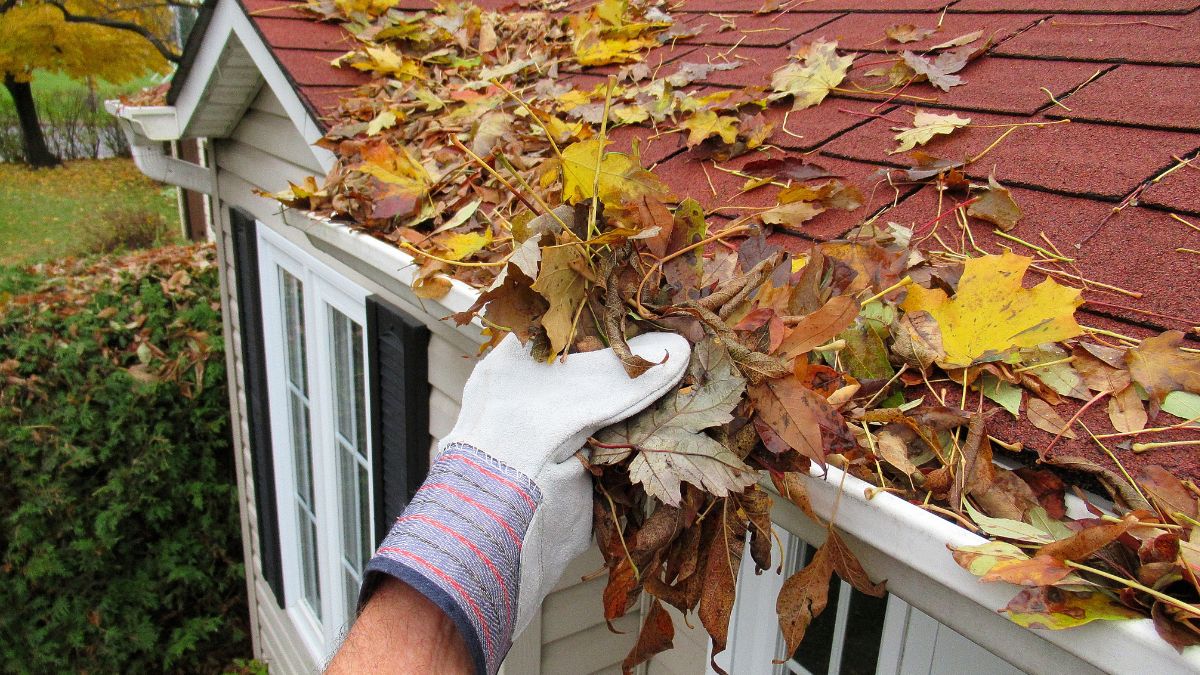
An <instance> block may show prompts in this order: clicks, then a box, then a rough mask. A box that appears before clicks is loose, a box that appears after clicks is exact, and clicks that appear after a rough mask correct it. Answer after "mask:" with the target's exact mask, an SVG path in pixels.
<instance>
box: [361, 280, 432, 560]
mask: <svg viewBox="0 0 1200 675" xmlns="http://www.w3.org/2000/svg"><path fill="white" fill-rule="evenodd" d="M367 345H368V364H369V366H368V369H369V375H368V377H369V378H370V387H371V394H372V395H371V422H370V426H371V444H372V446H373V447H374V457H372V458H371V459H372V463H373V465H374V467H375V495H376V499H375V539H376V542H379V541H382V540H383V537H384V535H386V534H387V532H388V530H389V529H390V528H391V525H392V521H393V520H394V519H395V518H396V516H398V515H400V512H401V511H403V510H404V507H405V506H407V505H408V501H409V500H410V499H412V496H413V493H414V492H416V491H417V488H418V487H420V485H421V482H422V481H423V480H425V474H426V473H428V472H429V443H430V437H429V365H428V354H429V329H428V328H427V327H426V326H425V324H423V323H421V322H420V321H417V320H416V319H414V318H412V317H411V316H409V315H408V314H405V313H404V312H402V311H400V310H399V309H396V308H395V307H393V306H391V305H389V304H387V303H385V302H384V301H383V300H381V299H380V298H378V297H376V296H371V297H369V298H367Z"/></svg>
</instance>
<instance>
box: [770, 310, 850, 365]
mask: <svg viewBox="0 0 1200 675" xmlns="http://www.w3.org/2000/svg"><path fill="white" fill-rule="evenodd" d="M858 312H859V305H858V301H857V300H855V299H854V298H852V297H850V296H848V295H835V296H834V297H832V298H830V299H829V302H826V303H825V304H824V305H821V307H820V308H819V309H817V310H816V311H815V312H812V313H810V314H806V315H805V316H804V317H803V318H801V319H800V321H799V322H798V323H796V325H795V326H794V327H793V328H792V330H791V331H789V332H788V334H787V335H786V336H785V337H784V338H783V342H781V343H780V344H779V348H778V349H777V350H776V353H777V354H779V355H780V356H782V357H783V358H785V359H788V360H791V359H793V358H795V357H797V356H800V355H801V354H807V353H808V352H810V351H812V350H813V348H815V347H820V346H821V345H823V344H826V343H828V342H829V341H830V340H832V339H833V338H834V337H835V336H836V335H837V334H838V333H840V332H842V331H843V330H845V329H846V328H847V327H848V326H850V324H852V323H854V318H855V317H856V316H858Z"/></svg>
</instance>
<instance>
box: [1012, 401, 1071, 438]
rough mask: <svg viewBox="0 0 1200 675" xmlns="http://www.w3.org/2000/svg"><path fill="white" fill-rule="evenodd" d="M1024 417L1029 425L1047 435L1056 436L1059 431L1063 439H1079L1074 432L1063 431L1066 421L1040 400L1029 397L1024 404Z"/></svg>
mask: <svg viewBox="0 0 1200 675" xmlns="http://www.w3.org/2000/svg"><path fill="white" fill-rule="evenodd" d="M1025 417H1026V418H1027V419H1028V420H1029V422H1030V424H1032V425H1033V426H1035V427H1037V428H1039V429H1041V430H1042V431H1045V432H1046V433H1048V434H1055V435H1058V433H1059V432H1060V431H1061V432H1062V435H1063V437H1064V438H1071V439H1075V438H1079V436H1078V435H1077V434H1076V433H1075V432H1074V431H1072V430H1070V429H1064V427H1066V426H1067V422H1066V420H1064V419H1063V418H1061V417H1059V416H1058V413H1056V412H1054V408H1051V407H1050V404H1049V403H1046V402H1045V401H1043V400H1042V399H1040V398H1032V397H1031V398H1030V399H1029V402H1028V403H1026V404H1025Z"/></svg>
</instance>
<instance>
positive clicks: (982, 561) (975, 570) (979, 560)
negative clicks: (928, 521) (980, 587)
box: [949, 541, 1029, 577]
mask: <svg viewBox="0 0 1200 675" xmlns="http://www.w3.org/2000/svg"><path fill="white" fill-rule="evenodd" d="M949 548H950V550H951V552H952V553H953V555H954V562H956V563H958V564H959V565H960V566H961V567H962V568H963V569H965V570H966V571H968V572H970V573H971V574H974V575H975V576H977V577H981V576H983V575H985V574H987V573H988V572H990V571H991V570H992V568H993V567H995V566H996V564H997V563H999V562H1001V561H1012V560H1028V559H1029V555H1028V554H1026V553H1025V552H1024V551H1022V550H1021V549H1020V548H1018V547H1017V546H1016V545H1014V544H1010V543H1008V542H1007V541H989V542H987V543H984V544H973V545H969V546H950V547H949Z"/></svg>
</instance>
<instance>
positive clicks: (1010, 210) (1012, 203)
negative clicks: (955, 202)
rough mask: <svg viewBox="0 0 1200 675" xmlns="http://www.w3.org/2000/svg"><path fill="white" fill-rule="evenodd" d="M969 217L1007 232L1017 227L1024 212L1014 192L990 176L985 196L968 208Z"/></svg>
mask: <svg viewBox="0 0 1200 675" xmlns="http://www.w3.org/2000/svg"><path fill="white" fill-rule="evenodd" d="M967 215H968V216H974V217H976V218H979V219H980V220H986V221H987V222H989V223H992V224H993V225H995V226H997V227H999V228H1000V229H1001V230H1004V231H1005V232H1007V231H1009V230H1011V229H1013V228H1014V227H1016V225H1017V222H1018V221H1020V220H1021V215H1022V212H1021V207H1020V206H1017V201H1016V200H1015V199H1013V196H1012V192H1010V191H1009V189H1008V188H1006V187H1004V186H1003V185H1001V184H1000V183H999V182H997V181H996V177H995V176H988V186H987V187H986V188H985V189H984V190H983V195H982V196H980V197H979V199H978V200H977V201H976V202H975V203H973V204H971V205H970V206H968V207H967Z"/></svg>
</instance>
